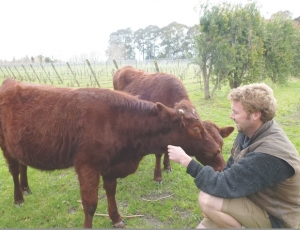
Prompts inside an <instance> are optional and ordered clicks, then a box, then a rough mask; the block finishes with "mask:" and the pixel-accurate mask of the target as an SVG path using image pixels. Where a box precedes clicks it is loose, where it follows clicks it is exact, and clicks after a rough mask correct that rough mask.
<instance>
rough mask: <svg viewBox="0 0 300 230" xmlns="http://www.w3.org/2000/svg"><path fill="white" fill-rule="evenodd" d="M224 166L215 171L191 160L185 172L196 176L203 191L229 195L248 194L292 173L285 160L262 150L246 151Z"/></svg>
mask: <svg viewBox="0 0 300 230" xmlns="http://www.w3.org/2000/svg"><path fill="white" fill-rule="evenodd" d="M227 166H228V165H227ZM227 166H226V167H225V168H224V170H223V171H221V172H215V171H214V170H213V168H212V167H210V166H202V165H200V164H198V163H197V162H196V161H195V160H192V161H191V162H190V164H189V165H188V167H187V173H188V174H190V175H191V176H192V177H194V178H195V179H194V182H195V184H196V186H197V187H198V188H199V189H201V190H202V191H204V192H206V193H208V194H210V195H213V196H216V197H220V198H229V199H232V198H238V197H244V196H248V195H250V194H252V193H255V192H257V191H259V190H262V189H264V188H266V187H270V186H273V185H275V184H277V183H279V182H281V181H283V180H285V179H287V178H289V177H291V176H292V175H293V174H294V173H295V172H294V169H293V167H292V166H290V165H289V164H288V163H287V162H285V161H284V160H282V159H279V158H277V157H274V156H271V155H269V154H265V153H248V154H247V155H246V156H245V157H244V158H242V159H241V160H240V161H239V162H238V163H235V164H232V165H230V167H227Z"/></svg>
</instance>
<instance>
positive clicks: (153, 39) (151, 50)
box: [144, 26, 159, 59]
mask: <svg viewBox="0 0 300 230" xmlns="http://www.w3.org/2000/svg"><path fill="white" fill-rule="evenodd" d="M144 33H145V45H146V59H153V58H156V55H157V54H158V44H157V41H158V38H159V27H158V26H147V27H146V28H145V30H144Z"/></svg>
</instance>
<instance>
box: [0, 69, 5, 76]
mask: <svg viewBox="0 0 300 230" xmlns="http://www.w3.org/2000/svg"><path fill="white" fill-rule="evenodd" d="M0 70H1V72H2V73H3V75H4V78H6V75H5V73H4V72H3V70H2V69H1V67H0Z"/></svg>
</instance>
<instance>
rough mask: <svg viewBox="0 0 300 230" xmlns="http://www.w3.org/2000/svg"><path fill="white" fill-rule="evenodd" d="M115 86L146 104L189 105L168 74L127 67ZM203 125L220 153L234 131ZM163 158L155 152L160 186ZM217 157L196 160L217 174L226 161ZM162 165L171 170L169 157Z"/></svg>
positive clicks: (209, 155) (210, 155)
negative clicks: (224, 139) (183, 102)
mask: <svg viewBox="0 0 300 230" xmlns="http://www.w3.org/2000/svg"><path fill="white" fill-rule="evenodd" d="M113 86H114V89H115V90H120V91H124V92H127V93H130V94H132V95H138V96H139V98H140V99H143V100H148V101H152V102H161V103H163V104H164V105H166V106H168V107H174V105H175V104H176V103H177V102H179V101H181V100H188V101H190V99H189V96H188V93H187V91H186V89H185V87H184V85H183V84H182V82H181V81H180V80H179V79H178V78H177V77H176V76H174V75H172V74H166V73H155V74H152V73H147V72H145V71H142V70H138V69H135V68H133V67H131V66H125V67H123V68H121V69H119V70H118V71H116V73H115V74H114V76H113ZM199 120H200V118H199ZM203 124H204V126H205V128H206V129H207V131H208V132H209V134H210V135H211V136H212V137H213V138H214V140H215V141H216V142H217V143H218V144H219V146H220V149H222V146H223V138H225V137H227V136H229V135H230V134H231V133H232V132H233V130H234V127H230V126H228V127H218V126H217V125H216V124H214V123H213V122H211V121H204V122H203ZM162 154H163V153H162V152H156V164H155V168H154V180H155V181H158V182H161V181H162V170H161V163H160V162H161V157H162ZM214 154H215V153H214V152H209V151H207V152H203V154H202V155H199V156H198V158H197V159H198V160H199V161H200V162H201V163H202V164H204V165H210V166H212V167H213V168H214V169H215V170H216V171H220V170H222V169H223V167H224V166H225V160H224V158H223V155H222V153H221V152H220V153H218V155H217V156H215V155H214ZM163 163H164V168H165V169H167V170H171V165H170V160H169V157H168V154H165V155H164V160H163Z"/></svg>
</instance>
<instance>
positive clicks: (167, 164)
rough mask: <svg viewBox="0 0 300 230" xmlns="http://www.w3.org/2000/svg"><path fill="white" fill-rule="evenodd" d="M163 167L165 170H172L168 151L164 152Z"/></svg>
mask: <svg viewBox="0 0 300 230" xmlns="http://www.w3.org/2000/svg"><path fill="white" fill-rule="evenodd" d="M164 169H165V170H167V171H168V172H171V171H172V168H171V164H170V159H169V154H168V153H165V154H164Z"/></svg>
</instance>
